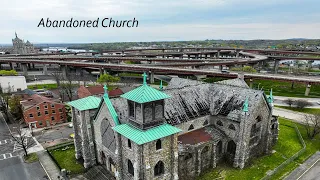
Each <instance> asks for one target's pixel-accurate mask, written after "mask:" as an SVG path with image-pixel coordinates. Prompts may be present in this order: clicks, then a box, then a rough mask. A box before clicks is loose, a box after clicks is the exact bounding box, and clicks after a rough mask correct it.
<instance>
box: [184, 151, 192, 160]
mask: <svg viewBox="0 0 320 180" xmlns="http://www.w3.org/2000/svg"><path fill="white" fill-rule="evenodd" d="M189 159H192V154H191V153H188V154H187V155H186V156H184V160H189Z"/></svg>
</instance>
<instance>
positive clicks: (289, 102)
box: [283, 99, 294, 107]
mask: <svg viewBox="0 0 320 180" xmlns="http://www.w3.org/2000/svg"><path fill="white" fill-rule="evenodd" d="M283 102H284V103H286V104H288V105H289V106H290V107H291V106H292V104H293V103H294V100H293V99H286V100H283Z"/></svg>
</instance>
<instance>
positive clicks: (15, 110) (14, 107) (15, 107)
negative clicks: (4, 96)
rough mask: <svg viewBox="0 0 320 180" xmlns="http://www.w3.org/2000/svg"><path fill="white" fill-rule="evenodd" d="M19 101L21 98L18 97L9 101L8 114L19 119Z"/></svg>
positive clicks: (13, 97)
mask: <svg viewBox="0 0 320 180" xmlns="http://www.w3.org/2000/svg"><path fill="white" fill-rule="evenodd" d="M20 101H21V98H20V97H19V96H12V97H11V98H10V99H9V107H10V112H11V114H12V115H14V116H15V117H16V118H21V117H18V116H20V115H21V114H20V112H19V108H20Z"/></svg>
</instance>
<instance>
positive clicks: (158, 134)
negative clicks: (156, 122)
mask: <svg viewBox="0 0 320 180" xmlns="http://www.w3.org/2000/svg"><path fill="white" fill-rule="evenodd" d="M113 130H115V131H117V132H118V133H119V134H121V135H123V136H125V137H126V138H128V139H130V140H131V141H133V142H135V143H137V144H138V145H141V144H145V143H148V142H151V141H154V140H157V139H160V138H163V137H166V136H170V135H172V134H176V133H178V132H180V131H181V129H179V128H176V127H174V126H171V125H170V124H162V125H160V126H157V127H154V128H151V129H148V130H146V131H143V130H140V129H138V128H135V127H133V126H132V125H129V124H121V125H118V126H115V127H113Z"/></svg>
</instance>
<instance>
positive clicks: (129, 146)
mask: <svg viewBox="0 0 320 180" xmlns="http://www.w3.org/2000/svg"><path fill="white" fill-rule="evenodd" d="M128 148H130V149H131V141H130V139H128Z"/></svg>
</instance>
